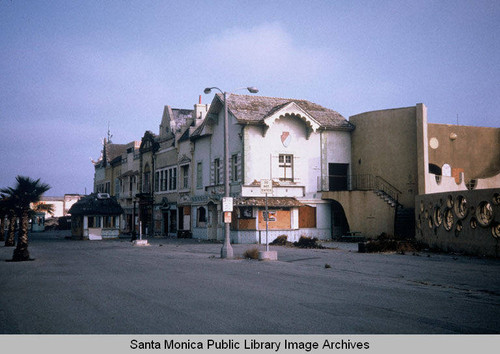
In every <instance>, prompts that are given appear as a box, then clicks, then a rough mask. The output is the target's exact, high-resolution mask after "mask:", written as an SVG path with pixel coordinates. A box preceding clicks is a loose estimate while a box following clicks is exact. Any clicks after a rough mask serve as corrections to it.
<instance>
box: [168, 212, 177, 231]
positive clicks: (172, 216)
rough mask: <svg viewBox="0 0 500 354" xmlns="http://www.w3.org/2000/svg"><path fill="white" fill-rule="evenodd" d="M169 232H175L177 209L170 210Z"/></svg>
mask: <svg viewBox="0 0 500 354" xmlns="http://www.w3.org/2000/svg"><path fill="white" fill-rule="evenodd" d="M169 231H170V232H171V233H175V232H177V210H175V209H171V210H170V230H169Z"/></svg>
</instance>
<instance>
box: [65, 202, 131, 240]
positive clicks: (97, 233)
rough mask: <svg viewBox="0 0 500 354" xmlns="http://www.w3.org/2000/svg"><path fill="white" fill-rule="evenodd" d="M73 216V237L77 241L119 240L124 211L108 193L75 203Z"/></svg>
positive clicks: (72, 210)
mask: <svg viewBox="0 0 500 354" xmlns="http://www.w3.org/2000/svg"><path fill="white" fill-rule="evenodd" d="M69 212H70V214H71V235H72V237H73V238H76V239H89V240H101V239H103V238H117V237H118V236H119V234H120V216H121V215H122V214H123V209H122V207H121V206H120V204H118V202H117V201H116V198H114V197H111V196H110V195H109V194H108V193H92V194H89V195H87V196H85V197H83V198H82V199H80V200H79V201H78V202H77V203H75V204H74V205H73V206H72V207H71V208H70V210H69Z"/></svg>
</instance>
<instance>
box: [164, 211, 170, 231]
mask: <svg viewBox="0 0 500 354" xmlns="http://www.w3.org/2000/svg"><path fill="white" fill-rule="evenodd" d="M168 225H169V222H168V212H164V213H163V235H166V236H167V235H168Z"/></svg>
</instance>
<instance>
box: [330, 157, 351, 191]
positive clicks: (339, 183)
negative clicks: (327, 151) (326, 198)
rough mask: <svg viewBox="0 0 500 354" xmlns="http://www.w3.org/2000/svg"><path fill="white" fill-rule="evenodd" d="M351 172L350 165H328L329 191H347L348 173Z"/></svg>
mask: <svg viewBox="0 0 500 354" xmlns="http://www.w3.org/2000/svg"><path fill="white" fill-rule="evenodd" d="M348 171H349V164H348V163H329V164H328V190H329V191H346V190H347V173H348Z"/></svg>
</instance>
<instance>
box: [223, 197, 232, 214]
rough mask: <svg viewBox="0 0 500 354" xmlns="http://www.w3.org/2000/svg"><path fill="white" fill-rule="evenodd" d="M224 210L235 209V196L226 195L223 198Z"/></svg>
mask: <svg viewBox="0 0 500 354" xmlns="http://www.w3.org/2000/svg"><path fill="white" fill-rule="evenodd" d="M222 211H224V212H225V211H233V198H232V197H224V198H222Z"/></svg>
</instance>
